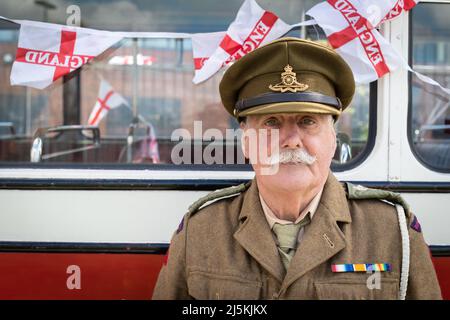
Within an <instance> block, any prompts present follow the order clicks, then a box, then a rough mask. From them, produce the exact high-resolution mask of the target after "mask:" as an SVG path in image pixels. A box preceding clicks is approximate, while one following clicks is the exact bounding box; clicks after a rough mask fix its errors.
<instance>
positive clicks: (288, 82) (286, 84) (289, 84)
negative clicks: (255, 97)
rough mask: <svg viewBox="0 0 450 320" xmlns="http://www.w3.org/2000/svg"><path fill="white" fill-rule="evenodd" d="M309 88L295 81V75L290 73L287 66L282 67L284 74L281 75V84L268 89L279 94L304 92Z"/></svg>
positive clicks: (290, 68) (289, 67)
mask: <svg viewBox="0 0 450 320" xmlns="http://www.w3.org/2000/svg"><path fill="white" fill-rule="evenodd" d="M308 88H309V86H308V85H307V84H304V83H300V82H298V81H297V74H296V73H295V72H293V71H292V67H291V66H290V65H287V66H286V67H284V72H282V73H281V82H280V83H277V84H276V85H272V84H271V85H269V89H270V90H273V91H279V92H286V91H290V92H297V91H305V90H306V89H308Z"/></svg>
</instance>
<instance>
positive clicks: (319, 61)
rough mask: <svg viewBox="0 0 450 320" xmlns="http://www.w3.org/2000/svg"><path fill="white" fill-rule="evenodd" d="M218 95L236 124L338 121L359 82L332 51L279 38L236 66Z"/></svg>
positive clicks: (301, 41)
mask: <svg viewBox="0 0 450 320" xmlns="http://www.w3.org/2000/svg"><path fill="white" fill-rule="evenodd" d="M219 91H220V96H221V99H222V103H223V105H224V106H225V108H226V110H227V111H228V112H229V113H230V114H231V115H233V116H234V117H236V118H239V117H243V116H247V115H251V114H271V113H297V112H310V113H325V114H332V115H333V116H335V117H338V116H339V115H340V114H341V112H342V111H343V110H344V109H345V108H346V107H347V106H348V105H349V104H350V102H351V101H352V98H353V95H354V93H355V81H354V78H353V73H352V71H351V69H350V67H349V66H348V64H347V63H346V62H345V61H344V60H343V59H342V58H341V56H339V54H337V53H336V52H335V51H334V50H333V49H331V48H329V47H327V46H325V45H322V44H319V43H317V42H313V41H309V40H303V39H298V38H281V39H278V40H276V41H273V42H271V43H268V44H266V45H264V46H262V47H260V48H258V49H256V50H254V51H252V52H250V53H248V54H247V55H245V56H244V57H242V58H241V59H240V60H238V61H236V62H235V63H233V64H232V65H231V66H230V67H229V68H228V70H227V71H226V72H225V74H224V76H223V78H222V81H221V83H220V86H219Z"/></svg>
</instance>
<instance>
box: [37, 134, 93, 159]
mask: <svg viewBox="0 0 450 320" xmlns="http://www.w3.org/2000/svg"><path fill="white" fill-rule="evenodd" d="M86 130H89V131H92V139H93V143H92V144H90V145H88V146H85V147H80V148H74V149H69V150H64V151H58V152H53V153H50V154H46V155H43V154H42V153H43V149H44V142H43V141H44V138H45V136H46V135H47V134H49V133H59V135H60V134H62V133H64V132H67V131H80V132H82V131H86ZM99 146H100V129H99V128H98V127H96V126H85V125H68V126H57V127H49V128H39V129H37V130H36V132H35V134H34V136H33V143H32V145H31V150H30V161H31V162H41V161H42V160H47V159H51V158H56V157H59V156H63V155H67V154H73V153H76V152H81V151H86V150H91V149H96V148H98V147H99Z"/></svg>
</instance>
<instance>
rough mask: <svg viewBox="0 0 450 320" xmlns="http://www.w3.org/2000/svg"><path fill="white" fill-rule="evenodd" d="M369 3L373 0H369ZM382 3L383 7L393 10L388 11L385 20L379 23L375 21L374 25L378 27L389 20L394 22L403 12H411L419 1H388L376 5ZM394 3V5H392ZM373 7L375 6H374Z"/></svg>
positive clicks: (377, 3)
mask: <svg viewBox="0 0 450 320" xmlns="http://www.w3.org/2000/svg"><path fill="white" fill-rule="evenodd" d="M369 1H373V0H369ZM380 2H381V4H382V5H387V6H388V7H390V8H391V9H390V10H389V11H388V13H387V14H386V15H384V17H383V16H382V17H383V19H382V20H381V21H379V22H377V21H375V23H374V25H376V26H378V25H380V24H381V23H383V22H385V21H387V20H392V19H394V18H396V17H398V16H399V15H400V14H401V13H402V12H403V11H409V10H411V9H412V8H413V7H415V6H416V4H417V3H418V2H419V0H386V1H385V2H383V1H377V2H376V5H379V3H380ZM392 3H393V4H394V5H392ZM372 6H373V4H372ZM383 13H384V12H383Z"/></svg>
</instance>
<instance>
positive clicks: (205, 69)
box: [192, 0, 293, 84]
mask: <svg viewBox="0 0 450 320" xmlns="http://www.w3.org/2000/svg"><path fill="white" fill-rule="evenodd" d="M292 27H293V26H291V25H288V24H286V23H284V22H283V21H282V20H281V19H279V18H278V17H277V16H276V15H275V14H273V13H272V12H269V11H265V10H264V9H262V8H261V7H260V6H259V5H258V4H257V3H256V2H255V0H245V2H244V3H243V4H242V6H241V8H240V9H239V12H238V14H237V16H236V19H235V20H234V21H233V22H232V23H231V24H230V26H229V27H228V30H227V32H226V34H225V36H221V35H220V33H216V34H209V35H210V37H211V39H212V41H210V42H206V41H208V40H207V39H208V37H206V40H205V38H204V39H203V47H202V48H200V49H199V47H198V43H199V42H202V39H201V37H202V35H193V37H192V38H193V51H194V64H196V67H197V66H199V67H200V68H196V70H195V76H194V79H193V82H194V83H195V84H197V83H200V82H202V81H205V80H206V79H208V78H209V77H211V76H212V75H214V74H215V73H216V72H217V71H219V70H220V68H221V67H222V66H223V65H226V64H228V63H230V62H233V61H235V60H239V59H240V58H242V57H243V56H244V55H245V54H247V53H249V52H251V51H253V50H255V49H256V48H258V47H260V46H261V45H263V44H265V43H268V42H270V41H272V40H275V39H277V38H279V37H281V36H282V35H284V34H285V33H287V32H288V31H289V30H291V29H292ZM196 36H197V39H196ZM199 37H200V38H199ZM203 37H205V35H203ZM196 42H197V47H196ZM196 53H198V54H199V56H196ZM209 53H211V54H210V56H205V54H209ZM199 58H200V59H199ZM206 58H208V59H206ZM196 59H197V62H196ZM200 62H202V63H200Z"/></svg>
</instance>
